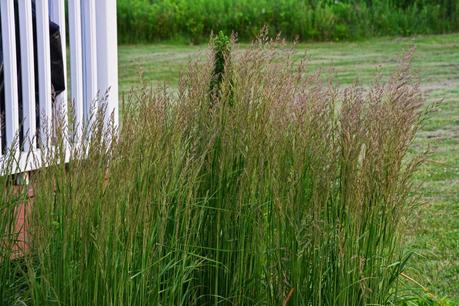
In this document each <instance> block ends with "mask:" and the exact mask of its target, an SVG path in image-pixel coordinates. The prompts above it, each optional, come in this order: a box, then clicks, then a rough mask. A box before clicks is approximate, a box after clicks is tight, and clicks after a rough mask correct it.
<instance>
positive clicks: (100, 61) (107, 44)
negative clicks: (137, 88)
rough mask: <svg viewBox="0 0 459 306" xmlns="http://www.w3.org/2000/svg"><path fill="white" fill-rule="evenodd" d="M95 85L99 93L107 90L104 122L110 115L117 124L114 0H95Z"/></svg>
mask: <svg viewBox="0 0 459 306" xmlns="http://www.w3.org/2000/svg"><path fill="white" fill-rule="evenodd" d="M96 9H97V52H98V54H97V83H98V84H97V85H98V90H99V92H100V93H101V94H104V93H106V92H107V91H108V97H107V99H106V101H105V102H106V104H107V105H106V111H107V116H108V117H107V118H106V122H108V120H110V119H111V118H110V117H111V116H113V117H112V119H113V123H114V124H115V126H118V123H119V122H118V121H119V119H118V45H117V42H118V37H117V22H116V0H97V7H96Z"/></svg>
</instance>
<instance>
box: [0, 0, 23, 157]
mask: <svg viewBox="0 0 459 306" xmlns="http://www.w3.org/2000/svg"><path fill="white" fill-rule="evenodd" d="M0 13H1V19H2V47H3V62H4V81H5V87H4V88H5V126H6V135H5V139H6V145H7V148H8V149H12V150H13V151H17V149H18V142H17V141H15V140H16V136H17V134H18V131H19V117H18V109H19V104H18V83H17V62H16V33H15V20H14V19H15V17H14V2H13V1H5V0H0ZM13 144H14V146H13ZM4 153H6V152H4Z"/></svg>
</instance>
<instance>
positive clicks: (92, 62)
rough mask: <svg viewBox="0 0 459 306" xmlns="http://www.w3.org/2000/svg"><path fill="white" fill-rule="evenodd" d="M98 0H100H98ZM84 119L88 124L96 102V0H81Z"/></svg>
mask: <svg viewBox="0 0 459 306" xmlns="http://www.w3.org/2000/svg"><path fill="white" fill-rule="evenodd" d="M99 1H100V0H99ZM81 3H82V7H81V9H82V14H83V15H82V20H83V25H82V32H83V52H84V57H83V71H84V73H83V82H84V115H85V118H84V121H85V123H86V124H90V123H89V120H90V119H91V118H92V117H93V114H92V111H94V109H95V106H96V105H94V103H96V102H97V41H96V31H95V29H96V0H82V2H81Z"/></svg>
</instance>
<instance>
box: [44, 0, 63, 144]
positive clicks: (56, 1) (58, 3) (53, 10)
mask: <svg viewBox="0 0 459 306" xmlns="http://www.w3.org/2000/svg"><path fill="white" fill-rule="evenodd" d="M49 15H50V19H51V21H53V22H54V23H56V24H58V25H59V28H60V35H61V42H62V58H63V59H64V82H65V88H67V65H66V62H67V60H66V59H67V47H66V42H67V38H66V27H65V0H50V2H49ZM55 113H56V115H57V116H56V118H58V120H60V121H61V123H62V124H63V127H62V128H63V131H62V132H63V133H64V140H66V139H67V135H68V103H67V90H65V91H63V92H62V93H61V94H60V95H59V96H57V97H56V98H55Z"/></svg>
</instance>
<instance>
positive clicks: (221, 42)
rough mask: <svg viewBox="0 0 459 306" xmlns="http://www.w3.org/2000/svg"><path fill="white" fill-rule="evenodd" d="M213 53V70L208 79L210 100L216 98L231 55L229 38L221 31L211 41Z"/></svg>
mask: <svg viewBox="0 0 459 306" xmlns="http://www.w3.org/2000/svg"><path fill="white" fill-rule="evenodd" d="M212 44H213V55H214V70H213V73H212V79H211V81H210V95H211V97H210V98H211V100H216V99H218V95H219V92H220V89H221V84H222V82H223V77H224V75H225V69H226V67H227V62H228V61H229V59H230V56H231V40H230V38H229V37H228V36H226V35H225V34H224V33H223V32H222V31H220V32H219V33H218V36H217V37H215V38H214V39H213V41H212Z"/></svg>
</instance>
